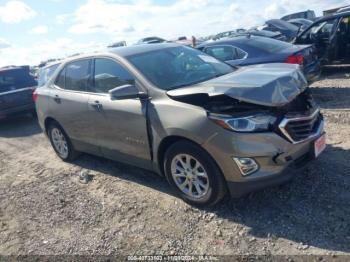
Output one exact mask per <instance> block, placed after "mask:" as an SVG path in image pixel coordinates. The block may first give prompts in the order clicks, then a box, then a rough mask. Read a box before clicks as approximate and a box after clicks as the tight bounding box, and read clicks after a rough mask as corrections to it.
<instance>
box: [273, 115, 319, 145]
mask: <svg viewBox="0 0 350 262" xmlns="http://www.w3.org/2000/svg"><path fill="white" fill-rule="evenodd" d="M279 128H280V130H281V131H282V133H283V135H284V136H285V137H286V138H287V139H288V140H290V142H292V143H301V142H303V141H305V140H308V139H310V138H312V137H315V136H317V135H318V134H319V133H320V132H322V129H323V117H322V114H321V113H320V110H319V109H316V110H314V111H313V112H312V113H309V114H304V115H297V116H296V115H295V116H286V117H285V118H284V119H283V120H282V122H281V124H280V125H279Z"/></svg>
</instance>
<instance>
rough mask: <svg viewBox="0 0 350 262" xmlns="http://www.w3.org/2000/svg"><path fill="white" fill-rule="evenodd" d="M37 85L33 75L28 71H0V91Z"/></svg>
mask: <svg viewBox="0 0 350 262" xmlns="http://www.w3.org/2000/svg"><path fill="white" fill-rule="evenodd" d="M36 85H37V82H36V81H35V79H34V77H33V76H31V75H30V74H29V72H28V71H26V70H22V69H15V70H8V71H1V72H0V92H7V91H12V90H16V89H21V88H26V87H34V86H36Z"/></svg>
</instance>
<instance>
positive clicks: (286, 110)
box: [168, 65, 323, 144]
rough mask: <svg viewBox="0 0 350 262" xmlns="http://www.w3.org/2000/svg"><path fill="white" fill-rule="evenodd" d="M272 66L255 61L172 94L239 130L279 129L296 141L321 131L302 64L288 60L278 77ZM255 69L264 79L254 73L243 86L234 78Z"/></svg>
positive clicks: (320, 118)
mask: <svg viewBox="0 0 350 262" xmlns="http://www.w3.org/2000/svg"><path fill="white" fill-rule="evenodd" d="M268 68H269V69H270V71H269V70H268V71H266V68H264V69H263V71H262V68H261V67H250V69H249V70H243V72H235V73H233V74H232V75H229V76H226V77H225V78H224V79H221V78H219V79H216V80H215V81H208V82H206V83H204V84H201V85H196V86H193V87H190V88H188V89H181V90H173V91H169V92H168V95H169V96H170V97H171V98H172V99H174V100H177V101H180V102H184V103H188V104H192V105H196V106H200V107H202V108H204V109H205V110H206V111H207V114H208V118H209V119H210V120H212V121H214V122H215V123H216V124H218V125H219V126H221V127H223V128H225V129H227V130H231V131H234V132H241V133H254V132H274V133H276V134H278V135H279V136H281V137H283V138H284V139H286V140H288V141H289V142H291V143H293V144H297V143H302V142H304V141H306V140H309V139H311V138H314V137H316V136H318V135H319V134H320V133H321V132H322V131H323V117H322V115H321V113H320V110H319V108H318V107H317V105H316V104H315V102H314V100H313V98H312V96H311V94H310V91H309V89H308V88H307V83H306V80H305V79H304V78H303V76H302V74H301V73H300V71H299V69H297V68H296V67H289V66H288V67H284V65H283V68H282V70H281V71H282V73H280V76H279V77H277V73H276V72H277V71H275V70H276V67H274V66H272V67H268ZM253 69H255V73H256V74H257V75H260V77H262V79H263V81H261V83H260V85H257V81H252V79H251V78H248V80H246V81H245V82H244V83H245V87H243V88H242V87H238V85H237V84H232V83H234V82H235V81H237V75H238V78H240V80H241V81H242V78H244V76H245V77H249V76H250V77H252V71H251V70H253ZM271 70H272V71H271ZM228 81H231V87H228V86H227V83H228ZM220 83H221V84H220ZM232 85H233V87H232ZM206 87H207V88H206ZM205 90H207V91H208V92H204V91H205Z"/></svg>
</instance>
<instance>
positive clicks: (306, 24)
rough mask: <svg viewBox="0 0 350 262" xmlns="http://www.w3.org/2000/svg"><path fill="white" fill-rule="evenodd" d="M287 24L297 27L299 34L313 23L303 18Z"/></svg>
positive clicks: (289, 21) (292, 20)
mask: <svg viewBox="0 0 350 262" xmlns="http://www.w3.org/2000/svg"><path fill="white" fill-rule="evenodd" d="M288 23H291V24H293V25H295V26H297V27H299V32H303V31H304V30H305V29H307V28H308V27H309V26H310V25H312V24H313V21H311V20H308V19H304V18H295V19H291V20H288Z"/></svg>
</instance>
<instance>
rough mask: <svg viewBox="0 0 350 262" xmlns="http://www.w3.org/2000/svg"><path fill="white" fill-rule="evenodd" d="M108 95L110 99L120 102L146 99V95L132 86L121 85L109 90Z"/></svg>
mask: <svg viewBox="0 0 350 262" xmlns="http://www.w3.org/2000/svg"><path fill="white" fill-rule="evenodd" d="M108 93H109V95H110V96H111V99H116V100H121V99H132V98H141V99H145V98H147V97H148V96H147V94H146V93H144V92H140V91H139V90H138V89H137V87H136V86H134V85H123V86H118V87H116V88H113V89H112V90H109V92H108Z"/></svg>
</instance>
